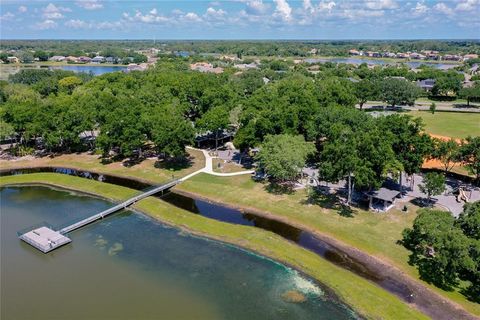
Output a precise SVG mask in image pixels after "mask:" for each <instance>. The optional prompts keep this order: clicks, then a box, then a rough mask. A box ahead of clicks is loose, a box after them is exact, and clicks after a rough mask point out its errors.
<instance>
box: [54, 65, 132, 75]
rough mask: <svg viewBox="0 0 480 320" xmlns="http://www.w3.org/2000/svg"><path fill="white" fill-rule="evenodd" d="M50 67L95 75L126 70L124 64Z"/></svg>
mask: <svg viewBox="0 0 480 320" xmlns="http://www.w3.org/2000/svg"><path fill="white" fill-rule="evenodd" d="M50 69H61V70H66V71H73V72H85V73H90V72H91V73H93V74H94V75H96V76H99V75H102V74H104V73H108V72H118V71H123V70H126V69H127V67H124V66H102V65H99V66H90V65H88V66H86V65H66V66H55V67H50Z"/></svg>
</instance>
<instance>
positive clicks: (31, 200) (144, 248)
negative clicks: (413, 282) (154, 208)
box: [0, 187, 355, 320]
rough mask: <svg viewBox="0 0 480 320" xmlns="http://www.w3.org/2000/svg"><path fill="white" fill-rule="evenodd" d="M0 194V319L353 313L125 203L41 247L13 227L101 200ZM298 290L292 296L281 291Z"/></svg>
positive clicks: (273, 267) (31, 191)
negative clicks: (45, 249) (61, 242)
mask: <svg viewBox="0 0 480 320" xmlns="http://www.w3.org/2000/svg"><path fill="white" fill-rule="evenodd" d="M0 196H1V211H0V219H1V221H0V222H1V249H2V250H1V284H2V285H1V317H0V318H1V319H2V320H7V319H20V320H22V319H209V320H210V319H249V320H252V319H333V320H335V319H355V315H354V314H353V313H352V312H351V311H350V310H349V309H348V308H347V307H346V306H344V305H343V304H341V303H339V302H337V301H336V300H335V299H333V298H332V297H330V295H329V294H327V293H325V290H322V289H321V287H320V286H319V285H317V284H315V283H314V282H312V281H309V280H308V279H306V278H305V277H303V276H301V275H299V274H298V273H297V272H295V271H294V270H292V269H290V268H287V267H285V266H284V265H281V264H279V263H275V262H273V261H271V260H268V259H265V258H262V257H259V256H257V255H254V254H251V253H249V252H246V251H244V250H240V249H238V248H235V247H232V246H228V245H224V244H221V243H218V242H215V241H209V240H206V239H203V238H198V237H193V236H190V235H188V234H185V233H183V232H181V231H179V230H178V229H175V228H170V227H166V226H164V225H162V224H160V223H158V222H156V221H154V220H153V219H150V218H148V217H146V216H144V215H142V214H139V213H135V212H132V211H123V212H120V213H118V214H115V215H113V216H111V217H109V218H107V219H105V220H103V221H101V222H99V223H96V224H93V225H89V226H87V227H85V228H83V229H80V230H77V231H75V232H73V233H72V234H71V235H70V236H71V237H72V239H73V242H72V243H71V244H68V245H66V246H64V247H62V248H60V249H57V250H56V251H54V252H52V253H49V254H43V253H41V252H39V251H38V250H36V249H34V248H33V247H31V246H29V245H28V244H26V243H24V242H22V241H20V240H19V239H18V238H17V234H16V232H17V231H19V230H21V229H24V228H26V227H29V226H32V225H35V224H37V223H41V222H44V221H46V222H49V223H51V224H52V225H63V224H66V223H70V222H73V221H76V220H79V219H82V218H85V217H87V216H89V215H91V214H92V213H95V212H98V211H100V210H103V209H105V208H107V207H109V206H111V204H110V203H109V202H107V201H104V200H101V199H97V198H93V197H90V196H83V195H79V194H76V193H70V192H66V191H60V190H54V189H50V188H46V187H5V188H2V189H0ZM290 290H294V291H297V292H300V293H302V294H303V295H304V296H305V297H306V300H305V301H304V302H302V303H292V302H286V301H285V300H284V299H283V298H282V295H284V294H285V292H287V291H290Z"/></svg>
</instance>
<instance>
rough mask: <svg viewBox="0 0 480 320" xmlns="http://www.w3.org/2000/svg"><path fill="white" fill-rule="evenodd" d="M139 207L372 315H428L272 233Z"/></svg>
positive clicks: (61, 181) (96, 186)
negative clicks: (290, 270) (307, 280)
mask: <svg viewBox="0 0 480 320" xmlns="http://www.w3.org/2000/svg"><path fill="white" fill-rule="evenodd" d="M200 181H202V178H200ZM15 183H49V184H52V185H55V186H59V187H64V188H68V189H75V190H79V191H83V192H88V193H96V194H98V195H99V196H104V197H106V198H109V199H112V200H117V201H118V200H123V199H125V198H126V197H128V196H130V195H132V194H135V193H136V191H135V190H131V189H128V188H125V187H120V186H115V185H110V184H106V183H102V182H98V181H93V180H87V179H82V178H78V177H71V176H66V175H60V174H53V173H37V174H29V175H19V176H8V177H2V178H1V179H0V186H1V185H5V184H15ZM245 183H246V182H245V181H244V182H241V184H245ZM247 185H248V183H247ZM220 186H221V185H220ZM251 189H252V185H250V186H249V190H251ZM135 208H136V209H138V210H141V211H142V212H144V213H146V214H149V215H151V216H153V217H155V218H158V219H159V220H162V221H164V222H165V223H168V224H171V225H175V226H178V227H181V228H184V229H188V230H189V231H190V232H192V233H195V234H199V235H205V236H208V237H210V238H213V239H218V240H221V241H225V242H228V243H232V244H236V245H239V246H241V247H244V248H247V249H250V250H253V251H255V252H258V253H260V254H262V255H265V256H268V257H271V258H273V259H276V260H279V261H282V262H284V263H286V264H288V265H291V266H293V267H295V268H298V269H300V270H302V271H304V272H305V273H306V274H308V275H309V276H311V277H313V278H315V279H317V280H319V281H320V282H322V283H324V284H325V285H327V286H328V287H330V288H331V289H333V290H334V291H335V292H336V294H337V295H338V296H339V297H340V298H341V299H342V300H343V301H346V302H347V303H348V304H350V305H351V306H352V307H353V308H354V309H355V310H357V311H358V312H359V313H361V314H363V315H365V316H366V317H367V318H369V319H428V318H427V317H426V316H424V315H422V314H421V313H419V312H418V311H416V310H414V309H413V308H411V307H410V306H408V305H407V304H404V303H403V302H401V301H400V300H399V299H398V298H397V297H395V296H393V295H392V294H390V293H388V292H386V291H384V290H382V289H381V288H379V287H377V286H375V285H373V284H371V283H370V282H368V281H366V280H364V279H363V278H360V277H358V276H356V275H355V274H353V273H351V272H348V271H346V270H344V269H341V268H339V267H337V266H335V265H333V264H331V263H330V262H328V261H326V260H324V259H322V258H320V257H318V256H317V255H316V254H314V253H312V252H310V251H308V250H305V249H302V248H301V247H298V246H296V245H295V244H293V243H291V242H289V241H287V240H284V239H283V238H281V237H280V236H277V235H275V234H273V233H271V232H267V231H264V230H261V229H257V228H254V227H249V226H240V225H232V224H228V223H223V222H219V221H215V220H211V219H208V218H205V217H202V216H199V215H196V214H191V213H189V212H187V211H184V210H182V209H179V208H176V207H174V206H171V205H169V204H167V203H165V202H163V201H161V200H159V199H157V198H152V197H149V198H146V199H144V200H141V201H140V202H138V203H137V204H136V205H135Z"/></svg>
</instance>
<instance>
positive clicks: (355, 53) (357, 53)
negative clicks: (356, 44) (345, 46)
mask: <svg viewBox="0 0 480 320" xmlns="http://www.w3.org/2000/svg"><path fill="white" fill-rule="evenodd" d="M348 54H349V55H351V56H359V55H360V52H359V51H358V50H355V49H351V50H348Z"/></svg>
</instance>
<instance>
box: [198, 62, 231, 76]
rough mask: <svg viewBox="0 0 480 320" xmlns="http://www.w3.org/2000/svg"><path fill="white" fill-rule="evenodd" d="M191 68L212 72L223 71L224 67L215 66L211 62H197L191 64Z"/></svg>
mask: <svg viewBox="0 0 480 320" xmlns="http://www.w3.org/2000/svg"><path fill="white" fill-rule="evenodd" d="M190 70H194V71H200V72H211V73H217V74H218V73H222V72H223V68H220V67H216V68H214V67H213V65H212V64H211V63H208V62H197V63H192V64H191V65H190Z"/></svg>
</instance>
